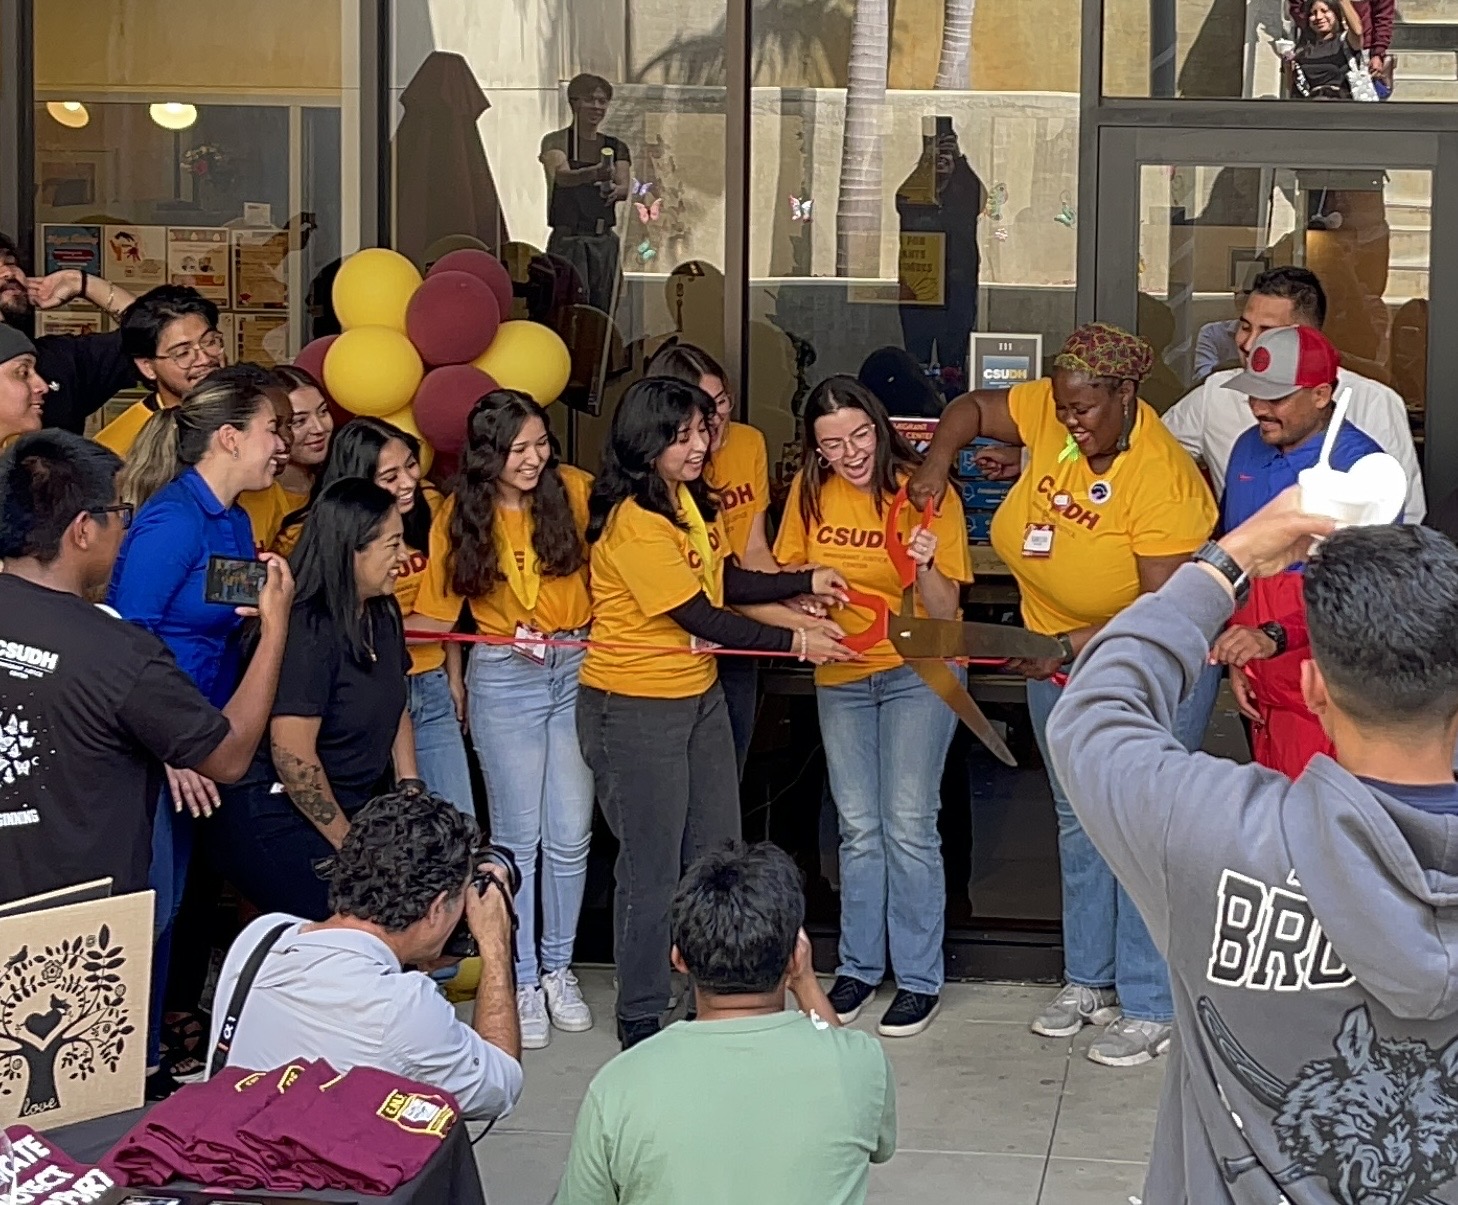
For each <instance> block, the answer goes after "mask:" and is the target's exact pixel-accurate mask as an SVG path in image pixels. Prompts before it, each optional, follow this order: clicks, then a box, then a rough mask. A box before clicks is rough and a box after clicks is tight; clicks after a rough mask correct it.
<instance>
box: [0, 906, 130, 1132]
mask: <svg viewBox="0 0 1458 1205" xmlns="http://www.w3.org/2000/svg"><path fill="white" fill-rule="evenodd" d="M125 962H126V955H125V953H124V952H123V950H122V947H121V945H120V944H118V945H115V946H113V945H112V944H111V930H110V928H109V927H108V926H106V925H102V926H101V928H100V929H99V930H98V931H97V932H96V933H95V935H93V936H89V937H79V936H78V937H75V938H72V939H70V940H67V941H62V942H61V943H60V944H59V945H55V946H45V947H44V948H39V949H37V950H36V951H35V952H34V953H32V952H31V949H30V946H29V944H26V945H23V946H21V947H20V949H19V950H17V951H16V952H15V953H14V954H12V955H11V956H10V957H9V958H8V959H7V960H6V961H5V965H4V968H3V970H0V1096H12V1095H14V1094H15V1093H17V1092H22V1093H24V1100H23V1101H22V1102H21V1105H20V1110H19V1116H21V1117H31V1116H34V1115H35V1114H37V1113H48V1112H50V1111H51V1110H53V1109H58V1108H60V1106H61V1098H60V1091H59V1082H60V1080H62V1079H67V1080H87V1079H90V1078H91V1077H92V1076H93V1075H96V1074H98V1073H99V1072H100V1071H101V1070H102V1069H103V1068H104V1069H105V1070H107V1071H110V1072H115V1071H116V1069H117V1065H118V1063H119V1062H120V1061H121V1055H122V1050H123V1049H124V1047H125V1043H126V1039H127V1037H128V1036H130V1035H131V1034H132V1033H133V1032H134V1031H135V1027H134V1026H133V1025H132V1023H131V1016H130V1008H129V1002H128V1000H127V989H126V985H125V984H124V983H123V982H122V979H121V974H120V970H121V968H122V966H123V965H124V964H125Z"/></svg>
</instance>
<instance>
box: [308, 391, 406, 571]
mask: <svg viewBox="0 0 1458 1205" xmlns="http://www.w3.org/2000/svg"><path fill="white" fill-rule="evenodd" d="M392 439H398V440H399V441H400V442H401V443H402V444H404V445H405V446H406V447H407V448H409V449H410V451H411V452H412V453H413V454H414V456H415V459H416V460H417V461H418V460H419V459H420V441H419V440H418V439H416V438H415V436H413V435H411V434H410V432H409V431H402V430H400V428H399V427H396V426H394V425H392V424H390V423H387V422H385V421H384V420H383V419H378V418H352V419H350V420H349V422H347V423H345V424H344V426H342V427H340V428H339V430H338V431H336V432H335V433H334V438H333V439H332V440H331V441H330V443H329V458H328V459H327V460H325V461H324V467H323V468H322V469H320V471H319V475H318V476H317V477H315V478H314V485H313V488H311V489H310V491H309V500H308V501H307V502H305V503H304V505H303V506H301V507H299V509H298V510H296V511H294V512H293V513H291V514H288V515H285V516H284V521H283V524H282V526H281V530H283V529H287V528H290V527H296V526H297V525H298V524H300V523H302V522H303V521H304V520H305V519H307V518H308V517H309V514H310V512H311V511H312V510H313V509H314V503H315V501H316V500H317V499H318V498H319V496H320V495H321V494H322V493H323V492H324V491H325V490H326V489H328V488H329V487H330V486H331V485H333V484H334V482H336V481H341V480H343V479H344V478H346V477H363V478H364V479H365V480H366V481H368V482H369V483H370V484H371V485H373V484H374V480H375V467H376V466H377V465H378V464H379V463H380V453H381V452H382V451H384V449H385V445H386V444H387V443H389V442H390V441H391V440H392ZM424 480H425V478H424V476H423V475H422V477H421V481H424ZM401 518H403V519H404V520H405V543H407V544H409V545H410V547H411V548H413V549H415V551H416V552H427V551H429V549H430V504H429V503H428V502H426V500H425V489H424V487H423V486H421V485H417V486H416V487H415V505H414V506H412V507H411V508H410V510H409V511H408V512H407V513H406V514H404V515H402V516H401Z"/></svg>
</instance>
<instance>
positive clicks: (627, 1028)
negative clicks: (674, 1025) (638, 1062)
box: [618, 1017, 661, 1050]
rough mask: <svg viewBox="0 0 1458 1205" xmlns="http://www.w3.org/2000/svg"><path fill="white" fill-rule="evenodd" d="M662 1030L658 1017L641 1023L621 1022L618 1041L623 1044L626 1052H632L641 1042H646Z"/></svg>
mask: <svg viewBox="0 0 1458 1205" xmlns="http://www.w3.org/2000/svg"><path fill="white" fill-rule="evenodd" d="M660 1028H661V1026H660V1025H659V1024H658V1018H657V1017H648V1018H646V1019H644V1020H641V1021H622V1020H619V1021H618V1041H619V1042H620V1043H622V1047H623V1049H624V1050H632V1049H633V1047H634V1046H636V1045H637V1044H638V1043H639V1042H646V1041H647V1040H648V1039H649V1038H651V1037H652V1036H653V1035H654V1034H656V1033H657V1032H658V1031H659V1029H660Z"/></svg>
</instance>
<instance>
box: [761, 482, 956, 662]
mask: <svg viewBox="0 0 1458 1205" xmlns="http://www.w3.org/2000/svg"><path fill="white" fill-rule="evenodd" d="M804 483H805V474H804V470H801V471H800V472H798V473H796V474H795V480H794V481H792V482H791V483H790V496H789V498H788V499H787V500H786V501H785V517H784V519H783V520H781V522H780V531H779V536H778V537H777V538H776V540H775V559H776V560H777V561H779V562H780V563H781V564H782V565H800V564H806V563H809V564H815V565H828V566H830V567H831V568H833V569H839V570H840V572H841V573H842V575H844V577H845V579H846V581H848V582H849V583H850V584H851V585H852V586H853V587H854V588H855V589H857V590H861V591H864V592H865V593H866V594H876V595H879V596H880V597H882V598H884V599H885V600H886V604H887V606H889V607H890V609H891V614H892V615H895V614H896V613H897V612H898V611H899V610H900V609H901V580H900V578H898V577H897V575H896V567H895V566H894V565H893V564H892V563H891V557H890V556H889V555H888V554H887V552H886V516H887V514H888V513H889V511H890V505H891V500H890V499H889V498H883V499H882V500H881V509H880V511H879V512H878V511H877V509H876V499H875V498H874V497H873V496H872V495H870V494H868V493H865V492H864V491H862V490H858V489H856V487H855V486H853V485H850V484H848V483H847V482H846V481H845V479H844V478H843V477H841V476H840V475H839V474H835V475H832V476H831V478H830V479H829V480H828V481H826V482H825V483H824V485H822V486H821V487H820V516H819V518H818V519H816V520H813V521H812V522H811V524H810V526H808V527H807V526H806V525H805V521H804V520H803V519H802V518H801V517H800V491H801V490H802V489H803V488H804ZM920 522H921V516H920V515H919V514H918V513H917V512H916V511H915V510H914V509H913V508H911V507H910V506H908V507H906V508H905V509H904V510H903V511H902V512H901V517H900V522H899V526H900V530H901V535H902V538H903V539H909V538H910V537H911V533H912V532H913V531H914V530H915V529H916V527H917V526H918V525H919V524H920ZM931 529H932V532H933V533H934V534H935V535H936V537H937V551H936V556H935V558H934V561H933V563H934V564H935V565H936V567H937V568H938V569H940V570H941V571H942V573H943V574H944V575H945V576H946V577H948V578H950V579H951V580H952V581H954V582H970V581H971V580H972V563H971V558H970V556H969V555H968V552H967V522H966V518H965V516H964V515H963V512H962V500H961V499H960V498H958V497H957V496H956V494H955V493H953V492H952V491H950V490H949V491H948V492H947V495H946V497H945V498H944V499H943V500H942V506H941V510H940V511H939V512H938V513H937V514H936V516H935V517H934V518H933V519H932V525H931ZM916 613H917V614H918V615H920V616H923V617H925V616H926V608H925V607H923V606H922V604H921V596H920V595H919V594H918V595H917V597H916ZM834 618H835V619H836V621H837V622H839V623H841V624H842V626H843V627H844V628H845V629H846V631H848V632H858V631H862V630H864V629H865V627H866V626H867V624H868V623H869V622H870V619H871V616H870V614H869V613H868V612H867V611H865V610H864V609H862V608H858V607H852V608H850V609H849V610H848V611H841V612H837V613H836V614H835V615H834ZM901 664H903V662H902V659H901V656H900V654H898V653H897V652H896V650H895V649H894V648H892V647H891V642H890V641H889V640H883V641H881V642H880V643H879V644H876V645H874V646H872V647H871V648H870V649H868V650H867V651H866V652H865V653H864V654H863V655H862V659H861V660H860V661H845V662H836V663H832V664H830V665H822V666H820V667H818V668H817V669H816V671H815V684H816V685H817V686H844V685H845V684H846V683H848V682H859V681H860V680H861V679H862V678H869V677H870V676H871V675H872V674H874V673H878V672H879V671H881V670H886V669H895V668H896V667H897V666H898V665H901Z"/></svg>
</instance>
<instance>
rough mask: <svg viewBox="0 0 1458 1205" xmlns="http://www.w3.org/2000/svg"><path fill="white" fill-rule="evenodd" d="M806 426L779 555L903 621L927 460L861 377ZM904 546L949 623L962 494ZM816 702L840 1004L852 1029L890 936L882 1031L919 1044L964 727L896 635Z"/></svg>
mask: <svg viewBox="0 0 1458 1205" xmlns="http://www.w3.org/2000/svg"><path fill="white" fill-rule="evenodd" d="M804 421H805V446H804V449H803V456H802V460H801V464H802V465H803V466H804V467H803V468H801V470H800V471H799V472H798V473H797V474H796V475H795V479H794V481H793V482H792V483H791V485H790V496H789V498H788V499H787V500H786V502H785V517H784V520H783V521H782V523H781V526H780V533H779V538H778V539H777V540H776V541H775V553H776V555H777V556H778V557H779V559H780V560H781V561H783V562H785V563H787V564H794V563H800V562H803V561H809V560H820V559H823V560H824V561H825V562H826V563H827V564H829V565H831V566H833V567H834V568H836V569H838V570H839V571H840V572H841V573H842V574H843V575H844V577H845V579H846V580H847V581H849V582H850V584H851V586H852V587H853V588H855V589H856V590H860V591H863V592H865V593H869V594H876V595H879V596H880V597H882V598H884V599H885V600H886V604H887V606H889V607H890V608H891V610H892V611H893V612H895V611H897V610H899V609H900V606H901V596H902V587H901V579H900V577H899V576H898V574H897V571H896V568H895V566H894V565H893V564H892V563H891V558H890V557H889V556H888V555H887V553H886V545H885V541H886V539H888V538H889V536H888V535H887V514H888V513H889V511H890V508H891V504H892V500H893V498H894V497H895V495H896V493H897V491H898V490H899V489H900V488H901V487H902V486H903V485H904V484H905V482H906V479H907V477H908V476H909V475H910V473H911V471H912V470H913V469H915V468H916V467H917V465H918V464H919V463H920V460H919V459H918V457H917V455H916V453H915V452H914V451H913V450H912V448H911V446H910V445H909V444H908V443H907V442H906V440H905V439H904V438H903V437H902V436H901V435H900V433H899V432H897V431H896V429H895V428H894V427H892V426H891V420H890V419H889V418H888V417H887V415H886V409H885V407H884V406H882V405H881V403H880V402H879V401H878V400H877V399H876V396H875V395H874V394H873V393H871V391H870V390H869V389H867V388H866V387H865V386H864V385H862V384H861V383H860V382H859V381H857V380H856V379H855V378H853V377H831V378H830V379H829V380H828V381H823V382H821V383H820V384H819V385H817V386H816V387H815V389H813V390H812V391H811V393H810V397H809V398H808V399H807V400H806V402H805V414H804ZM900 536H901V538H903V539H904V540H905V541H906V544H907V548H908V550H909V551H910V554H911V558H912V560H913V561H915V562H916V566H917V573H916V584H915V591H916V607H917V614H918V615H922V616H930V617H931V618H934V619H952V618H954V617H955V616H956V615H957V614H958V613H959V610H958V608H959V606H960V598H959V592H960V589H961V586H962V583H964V582H970V581H971V580H972V568H971V564H970V563H969V559H968V554H967V530H966V522H965V520H964V519H963V516H962V503H961V499H959V498H957V497H955V496H952V495H948V496H947V498H946V499H944V501H943V502H942V508H941V512H940V513H939V514H938V515H937V516H936V518H935V519H934V520H933V521H932V523H931V525H930V526H929V527H921V526H919V525H918V524H917V523H916V522H915V520H914V519H913V518H912V516H910V515H907V516H906V517H905V519H904V521H903V523H902V530H901V531H900ZM957 672H958V673H959V674H961V672H962V671H960V670H958V671H957ZM815 700H816V705H817V708H818V710H819V712H820V732H821V736H822V738H823V740H824V741H825V763H826V770H827V773H828V774H829V777H830V790H831V794H832V795H833V796H834V797H835V804H836V811H837V812H838V813H839V814H840V831H841V846H840V880H841V910H840V911H841V921H840V960H841V961H840V968H839V970H838V971H837V972H836V975H837V977H836V981H835V984H834V986H833V987H832V988H831V992H830V1000H831V1003H832V1004H833V1005H834V1007H835V1011H836V1013H837V1015H839V1016H840V1017H842V1019H844V1020H846V1021H849V1020H853V1019H854V1018H855V1016H856V1015H857V1014H858V1013H859V1012H860V1010H861V1008H862V1006H863V1005H864V1004H865V1003H866V1001H867V1000H869V999H870V998H871V997H872V996H873V995H875V993H876V989H877V987H878V986H879V985H880V983H881V980H882V978H883V977H884V976H885V973H886V948H887V942H888V939H889V943H890V949H891V967H892V970H893V972H894V974H895V976H896V987H897V991H896V996H895V998H894V1000H893V1001H892V1003H891V1007H890V1008H889V1009H888V1010H887V1012H886V1015H885V1016H884V1017H883V1018H882V1019H881V1024H880V1032H881V1034H882V1035H884V1036H886V1037H912V1036H914V1035H916V1034H918V1033H921V1032H922V1030H924V1029H925V1028H926V1027H927V1026H928V1025H930V1024H931V1022H932V1019H933V1017H935V1016H936V1013H937V1010H938V1008H939V1007H940V1002H941V990H942V981H943V968H942V933H943V929H944V926H945V915H946V882H945V880H944V878H943V875H942V848H941V838H940V836H939V835H938V833H937V813H938V812H939V811H940V810H941V782H942V763H943V762H944V761H945V760H946V757H947V749H948V748H949V747H950V745H951V743H952V733H953V732H954V731H955V729H956V725H957V717H956V714H955V713H954V712H953V711H952V709H951V708H950V707H948V706H947V705H946V703H944V702H943V701H942V700H941V698H940V697H938V695H937V694H936V692H934V691H933V690H932V689H931V688H930V687H929V686H928V685H927V684H926V683H925V682H923V681H922V679H921V677H920V676H919V675H918V674H917V672H916V671H915V670H914V669H912V668H911V667H910V666H909V665H907V664H905V663H904V662H903V661H902V660H901V657H900V656H899V655H898V654H897V653H896V652H895V651H894V650H893V649H892V648H891V644H890V641H889V640H888V641H882V642H881V644H879V645H877V646H875V647H874V648H872V649H870V650H868V651H867V653H866V655H865V657H864V659H863V660H861V661H858V662H856V663H854V664H851V665H825V666H822V667H821V668H820V669H818V670H817V671H816V672H815Z"/></svg>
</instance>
